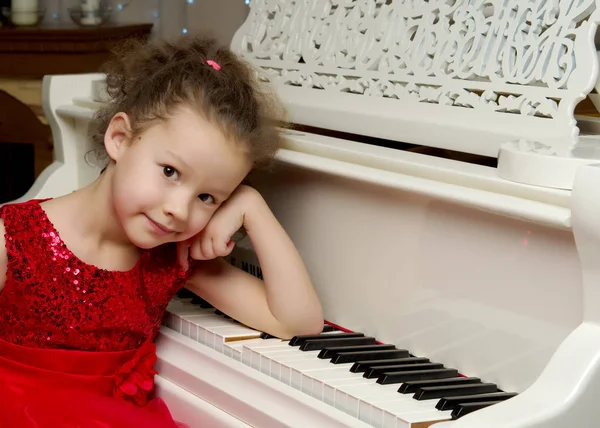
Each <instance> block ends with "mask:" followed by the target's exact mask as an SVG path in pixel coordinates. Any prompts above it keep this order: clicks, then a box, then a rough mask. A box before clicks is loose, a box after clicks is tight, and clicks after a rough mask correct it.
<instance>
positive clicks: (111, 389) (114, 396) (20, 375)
mask: <svg viewBox="0 0 600 428" xmlns="http://www.w3.org/2000/svg"><path fill="white" fill-rule="evenodd" d="M155 361H156V353H155V348H154V344H152V343H151V342H147V343H145V344H144V345H143V346H142V347H141V348H140V349H139V350H137V351H135V350H134V351H124V352H85V351H74V350H62V349H61V350H57V349H37V348H29V347H24V346H18V345H14V344H11V343H8V342H6V341H3V340H1V339H0V428H46V427H47V428H75V427H77V428H84V427H85V428H88V427H89V428H100V427H102V428H131V427H145V428H181V427H184V426H185V425H183V424H180V423H177V422H175V421H174V420H173V418H172V417H171V413H170V412H169V409H168V408H167V406H166V404H165V403H164V401H162V400H161V399H160V398H150V396H151V394H152V389H153V384H154V374H155V373H156V372H154V370H153V365H154V362H155Z"/></svg>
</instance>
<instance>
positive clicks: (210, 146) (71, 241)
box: [0, 38, 323, 428]
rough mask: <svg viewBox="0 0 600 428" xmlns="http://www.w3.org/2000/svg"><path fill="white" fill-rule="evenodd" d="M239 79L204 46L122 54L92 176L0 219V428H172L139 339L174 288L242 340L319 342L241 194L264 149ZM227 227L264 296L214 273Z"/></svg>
mask: <svg viewBox="0 0 600 428" xmlns="http://www.w3.org/2000/svg"><path fill="white" fill-rule="evenodd" d="M252 76H253V72H252V70H251V69H250V68H249V67H247V66H245V65H244V63H243V62H242V61H241V60H239V59H237V58H236V57H235V56H234V55H233V54H232V53H231V52H229V51H228V50H226V49H224V48H221V47H218V46H217V45H216V43H215V42H214V41H212V40H205V39H199V38H183V39H181V40H179V41H178V42H176V43H173V44H169V43H165V42H158V43H153V44H148V45H144V46H136V47H135V49H126V50H124V51H123V52H122V53H121V54H120V55H119V56H117V57H116V59H115V60H114V61H113V62H112V63H111V64H110V65H109V67H108V69H107V84H108V92H109V94H110V95H111V101H110V102H109V103H108V104H107V105H106V107H105V108H104V109H103V110H101V111H100V112H99V113H98V114H97V118H96V119H97V121H96V122H97V128H96V131H95V133H94V134H93V138H94V139H95V140H96V141H97V142H98V143H99V144H100V146H101V147H102V148H103V150H104V153H105V154H106V155H107V163H106V168H105V169H104V171H103V172H102V173H101V174H100V176H99V178H98V179H97V180H96V181H95V182H93V183H92V184H90V185H89V186H87V187H85V188H83V189H80V190H78V191H76V192H74V193H71V194H69V195H66V196H62V197H58V198H54V199H48V200H32V201H28V202H25V203H20V204H9V205H4V206H3V207H1V208H0V403H2V404H1V408H2V410H1V411H0V427H1V428H9V427H11V428H12V427H19V428H28V427H53V428H54V427H65V428H66V427H111V428H112V427H119V428H120V427H131V426H142V427H150V428H152V427H160V428H166V427H175V426H178V425H177V423H176V422H174V421H173V420H172V418H171V415H170V413H169V411H168V409H167V408H166V405H165V404H164V402H162V401H161V400H160V399H158V398H154V399H151V397H149V393H150V392H151V390H152V385H153V376H154V374H155V373H156V372H155V371H154V370H153V368H152V366H153V364H154V361H155V360H156V355H155V353H154V350H155V348H154V345H153V344H152V340H153V338H154V337H155V336H156V334H157V332H158V329H159V327H160V324H161V319H162V317H163V314H164V311H165V307H166V305H167V303H168V302H169V300H171V298H172V297H173V296H174V294H175V293H176V292H177V291H178V290H180V289H181V288H182V287H183V286H184V285H185V287H187V288H188V289H190V290H191V291H192V292H194V293H195V294H197V295H199V296H201V297H202V298H204V299H205V300H207V301H208V302H210V303H211V304H213V305H214V306H215V307H216V308H218V309H220V310H221V311H223V312H224V313H226V314H228V315H230V316H231V317H233V318H235V319H237V320H239V321H240V322H242V323H245V324H247V325H249V326H251V327H253V328H255V329H259V330H262V331H265V332H268V333H270V334H272V335H275V336H278V337H281V338H289V337H291V336H293V335H298V334H312V333H317V332H320V331H321V329H322V326H323V317H322V313H321V307H320V304H319V301H318V300H317V297H316V295H315V293H314V291H313V289H312V285H311V283H310V280H309V277H308V274H307V272H306V270H305V268H304V266H303V263H302V261H301V259H300V256H299V255H298V253H297V251H296V250H295V248H294V245H293V244H292V242H291V241H290V239H289V238H288V236H287V235H286V233H285V232H284V230H283V229H282V227H281V226H280V225H279V224H278V222H277V220H276V219H275V217H274V216H273V214H272V213H271V211H270V210H269V208H268V207H267V205H266V203H265V201H264V200H263V199H262V198H261V196H260V194H259V193H258V192H256V191H255V190H254V189H252V188H251V187H248V186H246V185H243V184H241V183H242V181H243V180H244V179H245V178H246V176H247V175H248V173H249V172H250V171H251V170H252V169H254V168H257V167H259V166H263V165H265V164H267V163H268V161H269V160H270V159H271V158H272V157H273V154H274V153H275V151H276V148H277V145H278V143H279V141H280V136H279V135H278V133H277V130H276V128H275V126H274V125H275V123H274V122H272V121H271V120H268V119H267V117H273V115H272V112H271V110H269V107H270V104H269V103H268V102H267V101H266V100H267V99H266V96H265V95H264V94H261V93H259V91H258V90H257V85H256V83H255V82H254V81H253V78H252ZM241 227H243V228H244V229H245V230H246V232H247V233H248V235H249V237H250V239H251V241H252V243H253V246H254V248H255V250H256V252H257V256H258V258H259V261H260V264H261V268H262V270H263V275H264V278H265V279H264V281H261V280H259V279H257V278H255V277H253V276H250V275H249V274H246V273H245V272H242V271H241V270H238V269H236V268H234V267H232V266H230V265H229V264H227V263H225V262H223V260H222V258H221V257H222V256H224V255H227V254H229V253H230V251H231V250H232V249H233V245H234V244H233V243H232V241H231V237H232V235H233V234H234V233H235V232H236V231H237V230H239V229H240V228H241Z"/></svg>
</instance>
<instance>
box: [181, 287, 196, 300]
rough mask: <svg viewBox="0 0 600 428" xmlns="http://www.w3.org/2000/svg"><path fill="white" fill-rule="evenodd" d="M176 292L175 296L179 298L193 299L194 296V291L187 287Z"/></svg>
mask: <svg viewBox="0 0 600 428" xmlns="http://www.w3.org/2000/svg"><path fill="white" fill-rule="evenodd" d="M176 294H177V297H179V298H180V299H193V298H194V297H195V296H196V295H195V294H194V293H192V292H191V291H190V290H188V289H187V288H182V289H181V290H179V291H178V292H177V293H176Z"/></svg>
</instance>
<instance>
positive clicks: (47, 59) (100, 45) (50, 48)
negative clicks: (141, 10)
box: [0, 24, 152, 78]
mask: <svg viewBox="0 0 600 428" xmlns="http://www.w3.org/2000/svg"><path fill="white" fill-rule="evenodd" d="M151 30H152V24H130V25H120V24H119V25H117V24H109V25H105V26H101V27H90V28H81V27H77V26H75V25H74V24H73V25H71V24H56V25H42V26H40V27H33V28H28V27H15V28H7V27H2V28H0V75H5V76H7V75H8V76H19V77H40V78H41V77H42V76H44V75H46V74H66V73H90V72H94V71H98V69H99V67H100V66H101V65H102V63H104V62H105V61H106V60H107V59H108V57H109V55H110V50H111V49H112V48H113V46H114V45H115V43H117V42H120V41H122V40H125V39H129V38H134V37H135V38H141V39H147V38H148V37H149V36H150V32H151Z"/></svg>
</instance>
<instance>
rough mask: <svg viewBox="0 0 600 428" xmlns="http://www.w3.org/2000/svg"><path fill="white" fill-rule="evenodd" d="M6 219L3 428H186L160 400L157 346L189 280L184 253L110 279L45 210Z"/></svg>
mask: <svg viewBox="0 0 600 428" xmlns="http://www.w3.org/2000/svg"><path fill="white" fill-rule="evenodd" d="M0 218H2V219H3V220H4V228H5V231H6V233H5V239H6V249H7V254H8V269H7V273H6V282H5V285H4V289H3V290H2V291H1V292H0V428H13V427H15V428H33V427H36V428H46V427H48V428H50V427H52V428H75V427H77V428H83V427H86V428H87V427H98V428H99V427H103V428H106V427H110V428H125V427H127V428H130V427H136V426H139V427H147V428H153V427H156V428H169V427H181V426H182V425H181V424H178V423H176V422H175V421H173V419H172V417H171V414H170V412H169V410H168V408H167V406H166V405H165V403H164V402H163V401H162V400H161V399H160V398H152V397H151V393H152V387H153V381H154V374H155V373H156V372H155V371H154V370H153V365H154V362H155V361H156V354H155V347H154V344H153V342H152V340H153V339H154V337H155V336H156V334H157V333H158V329H159V328H160V325H161V320H162V317H163V314H164V311H165V308H166V306H167V304H168V302H169V301H170V300H171V298H172V297H173V296H174V294H175V293H176V292H177V290H179V289H180V288H181V287H183V285H184V283H185V281H186V279H187V274H186V272H185V271H183V270H182V269H181V268H180V267H179V264H178V263H177V260H176V253H175V251H174V248H173V247H171V246H168V245H167V246H162V247H159V248H156V249H153V250H151V251H147V252H145V253H144V254H143V255H142V257H141V258H140V260H139V261H138V263H137V264H136V266H135V267H134V268H133V269H131V270H129V271H126V272H118V271H107V270H104V269H100V268H97V267H95V266H91V265H89V264H86V263H84V262H83V261H81V260H79V259H78V258H77V257H76V256H75V255H73V253H72V252H70V251H69V250H68V249H67V247H66V246H65V244H64V243H63V242H62V240H61V238H60V237H59V235H58V233H57V231H56V229H55V228H54V226H53V225H52V223H51V222H50V220H49V219H48V217H47V216H46V214H45V212H44V210H43V209H42V207H41V206H40V204H39V201H37V200H33V201H29V202H25V203H20V204H11V205H4V206H3V207H0Z"/></svg>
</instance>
